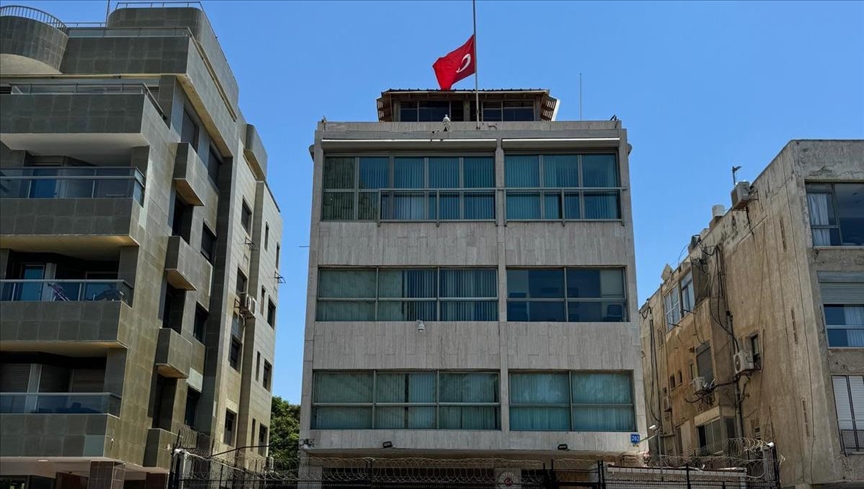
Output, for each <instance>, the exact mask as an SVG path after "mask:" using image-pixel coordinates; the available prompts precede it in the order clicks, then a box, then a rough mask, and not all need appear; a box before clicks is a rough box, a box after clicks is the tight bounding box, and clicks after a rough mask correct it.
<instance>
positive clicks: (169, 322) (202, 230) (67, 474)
mask: <svg viewBox="0 0 864 489" xmlns="http://www.w3.org/2000/svg"><path fill="white" fill-rule="evenodd" d="M160 5H163V7H161V8H135V7H133V6H132V5H131V4H128V5H127V4H123V3H120V4H119V5H116V8H115V10H113V11H112V12H111V13H110V15H109V16H108V18H107V24H96V26H93V25H89V26H88V27H79V26H73V25H66V24H64V23H63V22H62V21H61V20H60V19H57V18H55V17H53V16H51V15H50V14H48V13H45V12H42V11H39V10H36V9H32V8H27V7H17V6H4V7H2V8H0V107H2V112H0V143H2V144H0V285H2V287H0V289H2V290H0V474H2V485H3V487H13V488H16V489H26V488H29V487H31V486H32V487H40V488H52V487H57V488H61V487H62V488H84V487H89V488H90V489H93V488H111V489H121V488H123V487H126V488H135V487H141V488H143V487H147V488H158V487H164V486H165V485H166V483H167V473H168V470H169V463H170V457H171V449H172V446H173V444H174V443H175V442H176V441H177V440H178V435H179V439H184V440H188V439H189V438H190V437H191V438H192V440H191V442H192V443H198V444H199V445H200V446H205V447H210V448H212V449H213V451H225V450H231V449H235V448H240V447H245V446H258V445H266V444H267V440H268V438H269V434H268V427H269V424H270V399H271V394H270V384H271V382H272V369H273V363H274V359H273V355H274V336H275V331H276V330H275V326H276V324H275V316H276V304H277V302H278V301H277V297H278V282H279V275H278V268H279V264H278V260H279V248H280V236H281V218H280V215H279V208H278V207H277V205H276V202H275V200H274V198H273V195H272V194H271V192H270V189H269V187H268V185H267V180H266V173H267V153H266V151H265V149H264V146H263V145H262V143H261V140H260V138H259V136H258V132H257V131H256V129H255V126H253V125H252V124H249V123H247V122H246V120H245V119H244V117H243V114H242V113H241V112H240V108H239V106H238V93H239V90H238V86H237V81H236V79H235V77H234V75H233V74H232V72H231V68H230V67H229V65H228V63H227V61H226V59H225V56H224V54H223V52H222V50H221V48H220V46H219V43H218V42H217V40H216V36H215V34H214V32H213V30H212V28H211V27H210V23H209V21H208V19H207V16H206V15H205V13H204V11H203V10H201V9H200V8H195V7H194V4H189V3H186V2H184V3H183V4H182V5H184V7H183V8H175V7H173V6H172V5H171V4H170V3H167V4H162V3H160ZM189 5H193V6H189ZM265 454H266V448H252V449H243V450H241V451H240V455H241V458H243V457H245V458H246V459H253V458H256V457H263V456H264V455H265Z"/></svg>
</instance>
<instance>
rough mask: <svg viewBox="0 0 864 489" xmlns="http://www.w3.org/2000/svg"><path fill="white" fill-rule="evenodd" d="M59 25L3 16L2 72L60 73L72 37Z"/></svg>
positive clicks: (0, 21)
mask: <svg viewBox="0 0 864 489" xmlns="http://www.w3.org/2000/svg"><path fill="white" fill-rule="evenodd" d="M58 27H60V26H56V27H55V26H51V25H48V24H45V23H42V22H39V21H37V20H33V19H27V18H24V17H15V16H12V15H4V16H3V17H2V18H0V73H31V74H32V73H46V74H47V73H52V74H56V73H59V71H57V69H58V68H59V67H60V61H61V60H62V59H63V52H64V51H65V49H66V42H67V41H68V39H69V38H68V37H67V36H66V34H65V33H64V32H63V31H62V30H60V29H59V28H58Z"/></svg>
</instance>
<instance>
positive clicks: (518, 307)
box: [507, 301, 528, 321]
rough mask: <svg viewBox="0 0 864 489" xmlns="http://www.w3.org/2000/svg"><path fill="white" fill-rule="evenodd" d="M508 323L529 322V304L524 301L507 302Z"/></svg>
mask: <svg viewBox="0 0 864 489" xmlns="http://www.w3.org/2000/svg"><path fill="white" fill-rule="evenodd" d="M507 320H508V321H528V303H527V302H523V301H507Z"/></svg>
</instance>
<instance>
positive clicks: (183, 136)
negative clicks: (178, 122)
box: [180, 110, 198, 152]
mask: <svg viewBox="0 0 864 489" xmlns="http://www.w3.org/2000/svg"><path fill="white" fill-rule="evenodd" d="M180 142H181V143H189V144H190V145H191V146H192V149H194V150H195V151H196V152H197V151H198V125H197V124H195V119H193V118H192V116H191V115H190V114H189V112H187V111H185V110H184V111H183V127H182V129H181V132H180Z"/></svg>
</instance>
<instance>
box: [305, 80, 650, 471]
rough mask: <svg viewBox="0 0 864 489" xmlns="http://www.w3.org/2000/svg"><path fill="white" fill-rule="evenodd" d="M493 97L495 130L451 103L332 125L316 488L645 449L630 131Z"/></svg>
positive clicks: (314, 356)
mask: <svg viewBox="0 0 864 489" xmlns="http://www.w3.org/2000/svg"><path fill="white" fill-rule="evenodd" d="M479 98H480V103H481V105H482V107H481V109H482V110H481V114H482V116H481V119H482V122H481V123H479V124H478V123H477V122H476V118H475V117H474V116H473V114H475V113H476V106H475V105H474V93H473V92H463V91H445V92H442V91H437V90H436V91H416V90H415V91H400V90H390V91H387V92H384V93H383V94H382V96H381V98H380V99H378V117H379V121H378V122H331V121H326V120H323V121H321V122H320V123H319V124H318V127H317V130H316V132H315V144H314V146H313V147H312V148H311V149H310V150H311V153H312V158H313V161H314V187H313V189H314V190H313V204H312V222H311V233H310V255H309V257H310V258H309V289H308V296H307V304H308V305H307V311H306V331H305V335H306V344H305V350H304V366H303V393H302V409H301V448H302V454H303V460H304V461H305V465H304V468H305V470H307V472H306V473H305V475H304V477H308V478H310V479H315V478H317V477H321V476H322V472H324V471H327V470H338V468H339V467H338V466H337V467H335V468H323V469H322V467H321V466H320V465H318V466H316V464H318V463H320V462H321V460H318V461H317V462H314V463H313V462H310V460H312V459H316V460H317V459H319V458H324V457H343V458H352V457H353V458H356V457H387V456H395V455H400V456H410V457H415V456H416V457H441V458H447V457H450V456H459V457H481V458H482V457H510V458H516V457H522V458H524V459H526V460H527V459H532V460H545V461H547V462H548V461H549V460H550V459H552V458H554V457H556V456H562V455H568V456H571V457H575V456H579V457H584V456H588V457H589V458H590V457H594V458H595V459H601V458H606V459H615V460H620V459H621V457H622V456H625V458H626V456H627V455H633V454H635V453H637V452H639V451H640V450H644V448H640V447H639V446H638V444H637V445H634V444H633V443H631V440H632V438H631V435H632V434H635V433H643V434H644V426H643V425H644V423H643V420H644V413H643V409H644V403H643V402H642V389H641V388H640V387H639V386H640V385H641V382H642V374H641V361H640V359H639V358H640V357H639V337H638V322H637V320H636V316H635V314H636V295H635V294H636V280H635V265H634V246H633V226H632V217H631V209H630V192H629V188H630V178H629V171H628V155H629V153H630V146H629V145H628V143H627V137H626V131H625V130H624V129H622V128H621V125H620V122H619V121H617V120H614V121H591V122H560V121H556V120H555V118H556V113H557V108H558V101H557V100H556V99H554V98H553V97H551V96H550V95H549V92H548V91H546V90H489V91H481V92H480V94H479ZM445 116H446V117H447V118H448V119H449V121H448V122H443V120H444V118H445ZM643 436H644V435H643ZM562 450H567V451H569V452H571V453H570V454H565V453H563V452H562ZM572 452H578V453H572ZM337 465H338V464H337ZM517 472H518V471H517ZM325 475H326V474H325ZM511 476H512V474H511ZM515 477H518V473H517V474H516V475H515Z"/></svg>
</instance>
